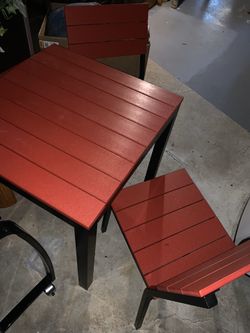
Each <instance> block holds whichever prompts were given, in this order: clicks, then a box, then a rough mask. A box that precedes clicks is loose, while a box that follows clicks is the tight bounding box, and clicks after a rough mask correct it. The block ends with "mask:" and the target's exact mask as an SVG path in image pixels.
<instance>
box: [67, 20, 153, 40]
mask: <svg viewBox="0 0 250 333" xmlns="http://www.w3.org/2000/svg"><path fill="white" fill-rule="evenodd" d="M67 31H68V40H69V44H70V45H72V44H80V43H96V42H106V41H117V40H121V39H138V38H142V39H145V40H146V39H147V36H148V30H147V25H146V24H145V22H143V23H142V22H132V23H130V24H127V22H126V23H108V24H106V23H105V24H99V23H98V24H96V25H95V24H92V23H91V24H89V25H87V24H85V22H84V21H83V22H82V25H78V26H76V25H74V26H68V27H67Z"/></svg>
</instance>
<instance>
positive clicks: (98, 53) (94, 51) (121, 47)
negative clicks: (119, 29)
mask: <svg viewBox="0 0 250 333" xmlns="http://www.w3.org/2000/svg"><path fill="white" fill-rule="evenodd" d="M146 45H147V39H128V40H123V41H108V42H99V43H84V44H71V43H70V41H69V49H70V50H71V51H72V52H76V53H79V54H81V55H85V56H86V57H89V58H93V59H97V58H105V57H120V56H124V55H136V54H145V53H146V49H147V47H146Z"/></svg>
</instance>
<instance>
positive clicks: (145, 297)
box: [134, 288, 218, 329]
mask: <svg viewBox="0 0 250 333" xmlns="http://www.w3.org/2000/svg"><path fill="white" fill-rule="evenodd" d="M153 298H163V299H166V300H169V301H174V302H179V303H184V304H189V305H194V306H198V307H201V308H206V309H210V308H212V307H214V306H215V305H217V304H218V301H217V298H216V296H215V293H211V294H208V295H206V296H204V297H195V296H187V295H182V294H174V293H168V292H165V291H161V290H157V289H151V288H145V289H144V291H143V294H142V298H141V302H140V305H139V309H138V312H137V315H136V319H135V324H134V325H135V328H136V329H139V328H140V327H141V326H142V323H143V320H144V317H145V315H146V312H147V309H148V306H149V304H150V302H151V300H152V299H153Z"/></svg>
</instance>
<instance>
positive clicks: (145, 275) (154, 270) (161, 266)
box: [143, 235, 228, 286]
mask: <svg viewBox="0 0 250 333" xmlns="http://www.w3.org/2000/svg"><path fill="white" fill-rule="evenodd" d="M226 237H227V235H224V236H221V237H219V238H216V239H214V240H213V241H211V242H209V243H207V244H205V245H203V246H201V247H199V248H196V249H195V252H196V251H199V250H201V249H202V248H205V247H206V246H208V245H210V244H213V243H215V242H217V241H218V240H221V239H223V238H226ZM227 251H228V249H227V250H225V251H224V252H227ZM193 252H194V251H192V252H189V253H187V254H185V255H183V256H182V257H180V258H177V259H175V260H172V261H169V262H168V263H166V264H163V265H160V266H159V267H157V268H155V269H153V270H152V271H150V272H147V273H146V274H143V275H144V277H145V279H146V277H147V275H149V274H152V273H154V272H156V271H158V270H159V269H161V268H163V267H164V266H166V267H167V266H168V265H170V264H172V263H174V262H175V261H177V260H180V259H182V258H185V257H186V256H188V255H190V254H191V253H193ZM224 252H221V253H220V254H222V253H224ZM199 265H200V264H197V265H195V266H193V267H192V268H190V269H193V268H195V267H197V266H199ZM188 270H189V269H188ZM188 270H187V271H188ZM185 272H186V271H185ZM173 278H174V277H173ZM171 279H172V278H171ZM168 280H170V279H167V280H164V281H163V282H161V283H158V284H157V286H159V285H161V284H163V283H165V282H167V281H168Z"/></svg>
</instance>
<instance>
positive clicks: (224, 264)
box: [170, 246, 249, 288]
mask: <svg viewBox="0 0 250 333" xmlns="http://www.w3.org/2000/svg"><path fill="white" fill-rule="evenodd" d="M235 248H237V247H236V246H235V247H234V248H232V249H233V250H234V249H235ZM232 249H229V250H227V251H225V252H223V253H220V254H218V255H217V256H215V257H213V258H210V259H208V260H206V261H204V262H202V263H201V264H199V265H198V266H200V265H202V264H205V263H207V262H208V261H211V260H212V259H216V258H217V257H219V256H221V255H222V254H226V253H227V252H229V251H230V250H232ZM242 252H243V257H241V258H245V257H247V256H249V253H244V252H245V249H239V251H238V252H237V253H231V254H230V255H229V256H228V257H227V258H221V259H219V261H218V262H214V263H212V264H210V265H209V266H207V267H202V268H201V269H200V270H199V271H197V272H193V273H191V274H190V275H189V276H188V278H192V276H194V275H196V274H199V273H202V272H203V271H204V270H207V269H208V268H213V266H215V265H217V264H218V263H221V264H222V265H223V266H222V267H218V268H217V269H216V272H218V271H220V270H222V269H224V268H226V267H228V266H230V265H231V262H228V263H223V261H224V260H225V259H229V258H231V259H232V260H234V261H233V262H234V263H235V262H238V261H239V260H241V258H237V256H238V255H239V254H241V253H242ZM235 256H236V258H234V257H235ZM198 266H197V267H198ZM197 267H196V268H197ZM194 268H195V267H194ZM194 268H192V270H193V269H194ZM188 271H189V270H187V271H186V272H188ZM213 273H214V272H212V273H211V272H207V273H206V275H204V276H202V277H200V278H198V277H197V280H196V281H193V282H189V283H187V284H186V285H185V287H184V288H186V287H188V286H189V285H192V284H193V283H196V282H197V281H200V280H202V279H203V278H204V277H208V276H210V275H211V274H213ZM177 277H178V276H176V278H177ZM186 278H187V277H184V278H181V276H180V280H178V281H175V282H173V283H172V284H170V286H172V285H175V284H176V283H180V282H181V281H183V280H185V279H186Z"/></svg>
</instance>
